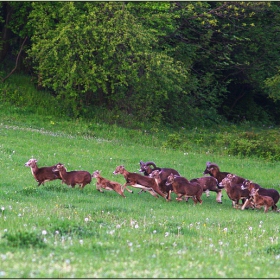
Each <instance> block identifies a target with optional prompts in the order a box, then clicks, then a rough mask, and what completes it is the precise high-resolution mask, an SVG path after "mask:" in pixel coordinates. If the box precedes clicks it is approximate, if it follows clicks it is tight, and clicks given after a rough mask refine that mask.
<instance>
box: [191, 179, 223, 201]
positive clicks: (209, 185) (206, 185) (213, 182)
mask: <svg viewBox="0 0 280 280" xmlns="http://www.w3.org/2000/svg"><path fill="white" fill-rule="evenodd" d="M190 182H191V183H194V182H197V183H198V184H200V185H201V186H202V188H203V192H205V193H206V196H207V197H209V191H211V192H215V193H216V194H217V195H216V201H217V202H218V203H222V190H221V189H219V188H218V180H217V179H216V178H214V177H211V176H210V177H201V178H195V179H191V180H190Z"/></svg>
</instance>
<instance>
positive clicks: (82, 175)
mask: <svg viewBox="0 0 280 280" xmlns="http://www.w3.org/2000/svg"><path fill="white" fill-rule="evenodd" d="M53 171H54V172H56V171H58V172H59V175H60V177H61V178H62V182H63V183H65V184H66V185H68V186H71V187H72V188H75V185H79V186H80V187H81V188H84V186H85V185H87V184H90V182H91V175H90V173H89V172H88V171H82V170H81V171H69V172H67V170H66V168H65V166H64V165H63V164H61V163H58V164H57V165H55V167H54V168H53Z"/></svg>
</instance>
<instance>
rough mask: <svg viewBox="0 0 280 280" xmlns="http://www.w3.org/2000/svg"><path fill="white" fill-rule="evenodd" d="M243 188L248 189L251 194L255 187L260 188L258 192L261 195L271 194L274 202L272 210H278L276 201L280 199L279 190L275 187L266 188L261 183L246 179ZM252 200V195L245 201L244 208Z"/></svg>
mask: <svg viewBox="0 0 280 280" xmlns="http://www.w3.org/2000/svg"><path fill="white" fill-rule="evenodd" d="M241 188H242V189H244V190H248V192H249V193H250V194H251V193H252V192H253V190H254V189H259V191H258V193H259V195H261V196H269V197H271V198H272V199H273V201H274V204H273V205H272V210H274V211H276V210H277V205H276V203H277V202H278V201H279V192H278V191H277V190H275V189H265V188H262V187H261V186H260V185H258V184H256V183H253V182H252V181H250V180H244V182H243V183H242V186H241ZM251 201H252V197H251V198H250V197H248V198H247V200H246V201H245V203H244V205H243V207H242V210H243V209H244V208H245V207H246V206H247V204H249V203H250V202H251Z"/></svg>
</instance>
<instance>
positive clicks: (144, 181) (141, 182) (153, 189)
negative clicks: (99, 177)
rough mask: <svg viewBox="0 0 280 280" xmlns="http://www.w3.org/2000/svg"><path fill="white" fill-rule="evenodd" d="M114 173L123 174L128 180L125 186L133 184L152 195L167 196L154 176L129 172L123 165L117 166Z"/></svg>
mask: <svg viewBox="0 0 280 280" xmlns="http://www.w3.org/2000/svg"><path fill="white" fill-rule="evenodd" d="M113 174H114V175H117V174H122V175H123V176H124V178H125V180H126V183H125V184H124V188H125V187H126V186H132V187H134V188H140V189H143V190H144V191H148V192H149V193H150V194H151V195H153V196H155V197H158V194H159V195H161V196H162V197H164V198H165V194H164V193H163V192H162V191H161V190H160V188H159V186H158V185H157V183H156V181H155V179H154V178H149V177H146V176H143V175H140V174H138V173H131V172H128V171H127V170H126V169H125V167H124V166H123V165H120V166H117V167H116V169H115V171H114V172H113Z"/></svg>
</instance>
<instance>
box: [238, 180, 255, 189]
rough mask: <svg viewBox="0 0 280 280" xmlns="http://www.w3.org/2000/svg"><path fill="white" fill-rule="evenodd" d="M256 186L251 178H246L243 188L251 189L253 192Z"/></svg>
mask: <svg viewBox="0 0 280 280" xmlns="http://www.w3.org/2000/svg"><path fill="white" fill-rule="evenodd" d="M253 188H254V185H253V182H252V181H250V180H245V181H243V183H242V186H241V189H242V190H249V191H250V192H251V190H252V189H253Z"/></svg>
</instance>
